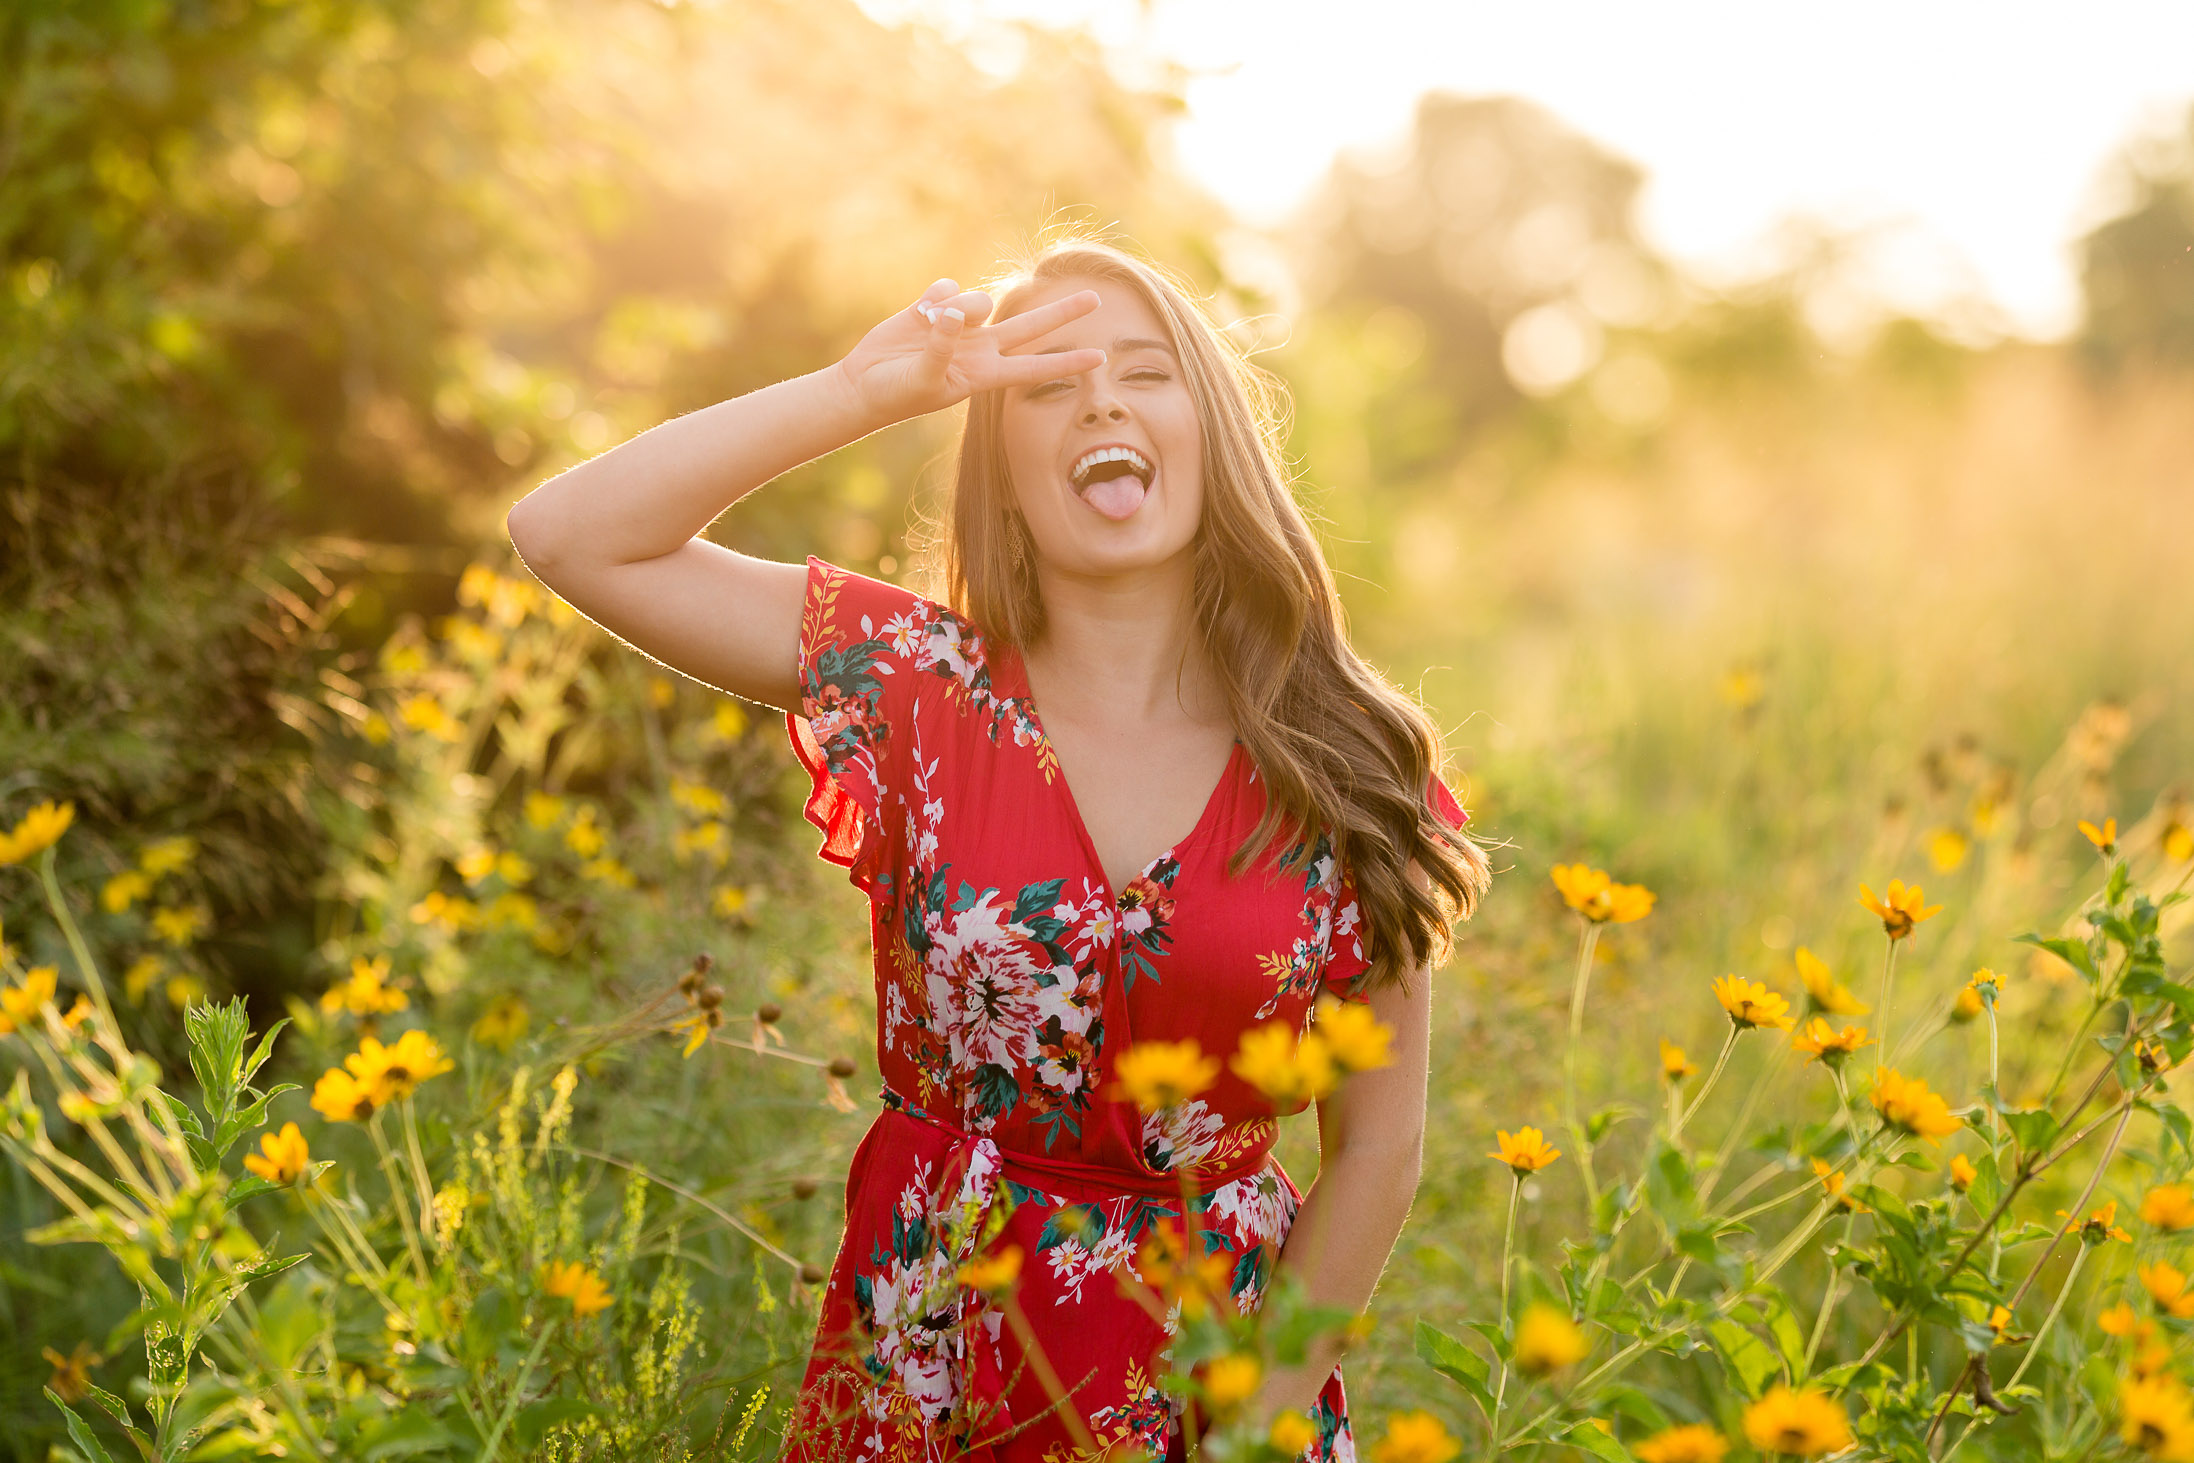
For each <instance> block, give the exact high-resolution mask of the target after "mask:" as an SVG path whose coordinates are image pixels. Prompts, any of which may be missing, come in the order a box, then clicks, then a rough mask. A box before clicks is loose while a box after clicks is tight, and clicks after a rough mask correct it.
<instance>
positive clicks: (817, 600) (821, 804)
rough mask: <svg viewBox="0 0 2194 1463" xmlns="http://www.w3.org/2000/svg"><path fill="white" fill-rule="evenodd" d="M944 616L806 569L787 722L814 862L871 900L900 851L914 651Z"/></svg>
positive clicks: (862, 580) (833, 573) (852, 577)
mask: <svg viewBox="0 0 2194 1463" xmlns="http://www.w3.org/2000/svg"><path fill="white" fill-rule="evenodd" d="M937 612H938V606H936V605H934V604H932V603H931V602H930V601H928V600H926V599H923V598H922V597H921V596H920V595H918V594H915V593H914V592H913V591H912V590H907V589H901V588H899V587H898V586H897V585H894V584H886V583H884V582H883V581H881V580H876V579H870V578H868V577H867V576H866V575H862V574H855V573H852V572H850V571H849V570H845V569H841V568H839V567H838V566H836V565H835V564H827V563H825V562H823V561H822V560H821V559H816V558H810V559H809V560H808V577H807V594H806V597H805V600H804V602H803V603H802V605H801V609H800V649H799V675H800V702H799V705H798V707H797V708H795V709H794V710H792V711H788V712H787V713H786V714H785V729H786V732H787V733H788V734H789V736H790V737H791V739H792V749H793V751H794V753H795V754H797V755H798V757H799V759H800V764H801V765H802V766H803V767H805V768H806V769H807V772H808V777H809V779H810V787H809V791H808V798H807V807H806V813H807V818H808V821H809V822H811V823H813V824H814V825H815V826H816V827H817V828H819V829H821V830H822V834H823V846H822V847H821V848H820V849H819V850H817V852H818V853H819V854H820V855H821V856H822V857H823V858H824V859H827V860H828V861H830V862H831V863H834V864H837V865H839V866H841V867H843V868H844V869H845V870H846V873H847V876H848V877H849V878H850V879H852V881H853V883H854V884H855V885H856V886H857V887H858V888H860V889H861V890H862V892H864V893H866V894H869V895H871V896H872V897H873V896H874V895H875V894H876V892H877V886H878V883H879V882H880V881H881V880H883V879H886V878H888V875H889V871H890V868H891V860H892V857H893V852H894V850H896V849H898V848H900V847H901V846H902V844H903V843H904V841H905V840H904V829H905V823H906V808H907V799H908V798H909V797H910V796H911V789H910V788H909V786H908V776H909V773H910V771H911V769H912V766H913V757H912V754H911V751H910V744H911V742H912V740H913V731H914V728H913V715H914V708H915V706H916V704H917V701H918V697H917V694H916V684H915V683H916V678H917V672H916V670H915V668H914V667H915V654H914V652H915V650H916V648H917V647H918V646H920V645H921V644H922V643H923V642H924V641H925V640H926V638H927V636H928V633H929V626H930V624H931V623H932V622H933V620H934V619H935V616H936V614H937Z"/></svg>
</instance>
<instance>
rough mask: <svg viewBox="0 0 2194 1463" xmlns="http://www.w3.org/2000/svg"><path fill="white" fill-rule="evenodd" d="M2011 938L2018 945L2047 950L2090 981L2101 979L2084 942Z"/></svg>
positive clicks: (2099, 972)
mask: <svg viewBox="0 0 2194 1463" xmlns="http://www.w3.org/2000/svg"><path fill="white" fill-rule="evenodd" d="M2013 938H2014V939H2016V940H2017V942H2018V943H2019V944H2022V945H2034V946H2038V947H2039V948H2041V949H2044V950H2047V951H2048V952H2049V953H2050V954H2052V955H2054V956H2056V957H2057V958H2058V959H2059V960H2062V961H2063V962H2064V963H2065V964H2067V965H2069V966H2071V967H2072V968H2073V969H2074V970H2077V971H2078V972H2080V974H2082V975H2084V976H2086V977H2087V978H2088V979H2089V980H2091V981H2094V980H2100V979H2102V971H2101V970H2100V969H2098V968H2097V967H2096V964H2095V953H2094V952H2093V951H2092V950H2090V949H2088V947H2087V941H2085V940H2065V939H2049V940H2045V939H2043V938H2042V937H2041V936H2040V935H2017V936H2014V937H2013Z"/></svg>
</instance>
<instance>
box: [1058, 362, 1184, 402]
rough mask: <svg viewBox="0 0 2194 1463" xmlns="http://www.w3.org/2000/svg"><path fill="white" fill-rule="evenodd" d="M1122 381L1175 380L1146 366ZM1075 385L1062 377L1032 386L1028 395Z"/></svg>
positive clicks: (1159, 382)
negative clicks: (1056, 387)
mask: <svg viewBox="0 0 2194 1463" xmlns="http://www.w3.org/2000/svg"><path fill="white" fill-rule="evenodd" d="M1120 379H1121V380H1123V381H1136V382H1143V383H1148V384H1152V385H1163V384H1164V383H1166V382H1167V381H1170V380H1172V379H1173V378H1172V377H1171V376H1169V375H1167V374H1166V373H1165V372H1164V371H1161V370H1159V369H1158V368H1157V367H1155V366H1144V367H1142V368H1141V369H1140V370H1135V371H1130V372H1129V373H1128V374H1127V375H1125V376H1122V377H1121V378H1120ZM1073 384H1074V382H1073V379H1072V378H1071V377H1066V376H1061V377H1060V378H1059V379H1057V380H1056V381H1044V382H1040V383H1038V384H1037V385H1034V386H1031V387H1030V388H1029V389H1028V394H1029V395H1030V396H1048V395H1050V394H1051V390H1052V388H1053V387H1055V386H1072V385H1073Z"/></svg>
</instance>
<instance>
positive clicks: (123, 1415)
mask: <svg viewBox="0 0 2194 1463" xmlns="http://www.w3.org/2000/svg"><path fill="white" fill-rule="evenodd" d="M84 1393H85V1395H86V1396H88V1397H90V1398H91V1400H92V1401H94V1402H96V1403H98V1404H99V1406H100V1407H101V1408H102V1409H103V1410H104V1411H105V1412H106V1414H107V1416H109V1417H111V1418H113V1419H114V1420H115V1421H116V1422H118V1423H120V1424H121V1425H122V1431H123V1432H125V1433H127V1434H129V1440H130V1442H132V1443H133V1444H135V1445H136V1447H137V1452H138V1455H139V1456H140V1457H142V1458H144V1459H145V1460H146V1463H153V1460H154V1459H155V1458H156V1457H157V1456H158V1453H157V1450H156V1449H154V1447H153V1445H152V1439H151V1438H148V1437H146V1436H145V1434H144V1431H143V1430H142V1429H140V1428H139V1427H138V1426H137V1425H136V1424H135V1423H133V1422H131V1421H130V1405H129V1404H128V1403H127V1402H124V1401H123V1400H122V1399H121V1398H119V1397H117V1396H115V1395H114V1394H113V1393H112V1392H109V1391H108V1390H106V1389H105V1388H104V1387H101V1386H99V1385H98V1384H97V1383H94V1382H86V1383H85V1384H84Z"/></svg>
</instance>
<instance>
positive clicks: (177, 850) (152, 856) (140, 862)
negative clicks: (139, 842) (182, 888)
mask: <svg viewBox="0 0 2194 1463" xmlns="http://www.w3.org/2000/svg"><path fill="white" fill-rule="evenodd" d="M196 857H198V840H197V839H195V838H193V837H191V836H190V835H189V834H188V833H178V834H176V835H174V836H173V837H172V838H155V839H154V840H153V841H152V842H150V843H148V844H146V845H145V846H144V847H143V848H141V849H139V850H138V851H137V869H138V872H140V873H142V874H143V875H144V876H145V877H146V878H148V879H160V878H164V877H165V876H167V875H169V874H172V873H174V872H175V871H176V870H177V869H180V868H186V867H188V866H189V864H190V861H191V860H192V859H194V858H196Z"/></svg>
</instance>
